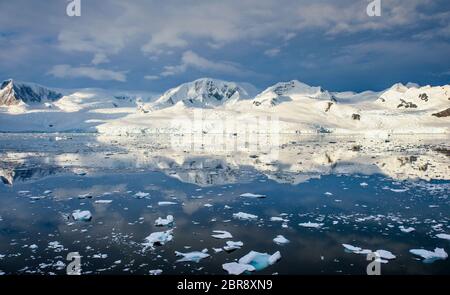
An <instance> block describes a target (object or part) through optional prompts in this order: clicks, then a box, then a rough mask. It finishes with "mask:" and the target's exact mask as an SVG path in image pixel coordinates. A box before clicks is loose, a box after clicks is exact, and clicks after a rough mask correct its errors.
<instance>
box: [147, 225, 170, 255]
mask: <svg viewBox="0 0 450 295" xmlns="http://www.w3.org/2000/svg"><path fill="white" fill-rule="evenodd" d="M172 232H173V230H172V229H171V230H168V231H163V232H154V233H151V234H150V235H149V236H148V237H146V238H145V242H144V243H143V245H144V250H146V249H147V248H150V249H154V248H155V247H154V246H155V245H164V244H166V243H167V242H170V241H172V239H173V235H172Z"/></svg>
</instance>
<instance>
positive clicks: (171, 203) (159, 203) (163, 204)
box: [158, 201, 177, 206]
mask: <svg viewBox="0 0 450 295" xmlns="http://www.w3.org/2000/svg"><path fill="white" fill-rule="evenodd" d="M176 204H177V203H175V202H166V201H162V202H158V205H159V206H170V205H176Z"/></svg>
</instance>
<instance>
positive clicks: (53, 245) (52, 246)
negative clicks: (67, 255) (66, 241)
mask: <svg viewBox="0 0 450 295" xmlns="http://www.w3.org/2000/svg"><path fill="white" fill-rule="evenodd" d="M48 248H49V249H53V250H54V251H55V252H61V251H63V250H64V246H63V245H61V244H60V243H59V242H57V241H54V242H49V243H48Z"/></svg>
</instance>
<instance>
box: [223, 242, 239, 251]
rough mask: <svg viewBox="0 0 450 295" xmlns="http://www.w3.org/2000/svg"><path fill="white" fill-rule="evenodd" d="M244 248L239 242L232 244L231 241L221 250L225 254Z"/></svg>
mask: <svg viewBox="0 0 450 295" xmlns="http://www.w3.org/2000/svg"><path fill="white" fill-rule="evenodd" d="M242 246H244V243H242V242H241V241H238V242H233V241H227V245H226V246H224V247H223V249H224V250H225V251H227V252H231V251H234V250H237V249H241V247H242Z"/></svg>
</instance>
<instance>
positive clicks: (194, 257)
mask: <svg viewBox="0 0 450 295" xmlns="http://www.w3.org/2000/svg"><path fill="white" fill-rule="evenodd" d="M175 255H176V256H182V257H183V258H180V259H178V260H177V261H176V262H196V263H198V262H200V260H202V259H203V258H206V257H209V254H208V249H203V250H202V251H193V252H189V253H182V252H178V251H175Z"/></svg>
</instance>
